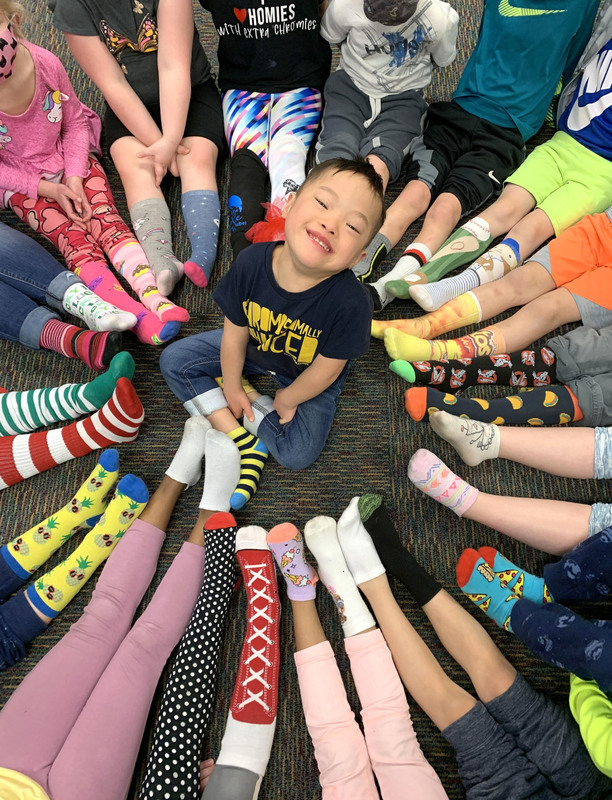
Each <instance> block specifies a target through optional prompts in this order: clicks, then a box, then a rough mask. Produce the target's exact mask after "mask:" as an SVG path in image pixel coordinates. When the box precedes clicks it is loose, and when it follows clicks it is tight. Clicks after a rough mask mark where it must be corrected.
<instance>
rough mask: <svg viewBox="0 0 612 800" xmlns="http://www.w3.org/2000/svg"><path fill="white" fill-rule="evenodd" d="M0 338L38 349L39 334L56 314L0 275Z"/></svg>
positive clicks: (56, 317)
mask: <svg viewBox="0 0 612 800" xmlns="http://www.w3.org/2000/svg"><path fill="white" fill-rule="evenodd" d="M0 305H1V306H2V309H3V313H2V314H1V315H0V339H7V340H8V341H9V342H20V343H21V344H22V345H24V346H25V347H30V348H31V349H33V350H39V349H40V334H41V331H42V329H43V327H44V325H45V323H47V322H48V321H49V320H50V319H58V315H57V314H56V313H55V312H54V311H51V309H49V308H45V306H37V305H36V303H35V302H34V301H33V300H31V299H30V298H29V297H28V296H27V295H25V294H23V293H22V292H20V291H19V290H18V289H14V288H13V287H12V286H8V285H7V284H6V283H4V279H3V278H1V277H0Z"/></svg>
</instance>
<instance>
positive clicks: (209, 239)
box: [181, 189, 221, 286]
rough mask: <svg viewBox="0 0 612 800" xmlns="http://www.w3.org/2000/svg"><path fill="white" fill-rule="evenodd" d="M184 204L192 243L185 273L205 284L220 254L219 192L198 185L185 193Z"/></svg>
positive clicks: (196, 281)
mask: <svg viewBox="0 0 612 800" xmlns="http://www.w3.org/2000/svg"><path fill="white" fill-rule="evenodd" d="M181 205H182V209H183V217H184V219H185V225H186V227H187V233H188V235H189V241H190V243H191V256H190V257H189V260H188V261H187V262H186V263H185V274H186V275H187V277H188V278H190V279H191V280H192V281H193V282H194V283H196V284H197V285H198V286H206V284H207V283H208V279H209V278H210V273H211V272H212V268H213V265H214V263H215V258H216V257H217V239H218V238H219V219H220V217H221V206H220V205H219V195H218V194H217V192H213V191H212V190H210V189H196V190H194V191H192V192H185V193H184V194H183V196H182V198H181ZM198 272H200V274H199V275H198Z"/></svg>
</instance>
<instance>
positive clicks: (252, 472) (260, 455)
mask: <svg viewBox="0 0 612 800" xmlns="http://www.w3.org/2000/svg"><path fill="white" fill-rule="evenodd" d="M228 436H229V437H230V439H232V440H233V442H234V444H235V445H236V447H237V448H238V450H239V451H240V480H239V481H238V485H237V486H236V488H235V490H234V494H233V495H232V499H231V501H230V507H231V508H232V509H233V510H234V511H238V510H240V509H241V508H242V507H243V506H245V505H246V504H247V503H248V502H249V500H250V499H251V498H252V497H253V495H254V494H255V492H256V491H257V486H258V484H259V479H260V478H261V473H262V471H263V468H264V465H265V463H266V461H267V458H268V448H267V447H266V446H265V444H264V443H263V442H262V441H261V439H258V438H257V437H256V436H253V434H252V433H249V432H248V431H247V430H245V429H244V428H242V427H240V428H236V430H234V431H231V432H230V433H229V434H228Z"/></svg>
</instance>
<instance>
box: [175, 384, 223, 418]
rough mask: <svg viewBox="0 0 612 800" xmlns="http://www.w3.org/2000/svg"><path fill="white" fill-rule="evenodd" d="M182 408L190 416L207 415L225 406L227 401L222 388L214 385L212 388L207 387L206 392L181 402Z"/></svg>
mask: <svg viewBox="0 0 612 800" xmlns="http://www.w3.org/2000/svg"><path fill="white" fill-rule="evenodd" d="M183 408H184V409H185V411H186V412H187V413H188V414H189V416H191V417H197V416H204V417H207V416H208V415H209V414H212V413H213V412H215V411H220V410H221V409H222V408H227V401H226V399H225V395H224V394H223V390H222V389H220V388H219V387H218V386H216V387H215V388H214V389H209V390H208V391H207V392H202V394H199V395H198V396H197V397H193V398H192V399H191V400H187V401H186V402H185V403H183Z"/></svg>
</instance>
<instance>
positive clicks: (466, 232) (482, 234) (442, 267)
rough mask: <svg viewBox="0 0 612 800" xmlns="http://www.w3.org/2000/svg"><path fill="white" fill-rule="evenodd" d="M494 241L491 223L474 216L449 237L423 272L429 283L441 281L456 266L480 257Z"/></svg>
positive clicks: (424, 267)
mask: <svg viewBox="0 0 612 800" xmlns="http://www.w3.org/2000/svg"><path fill="white" fill-rule="evenodd" d="M492 241H493V237H492V236H491V231H490V229H489V224H488V223H487V222H486V221H485V220H484V219H482V217H474V219H471V220H469V222H466V223H465V225H462V226H461V227H460V228H458V229H457V230H456V231H455V232H454V233H453V234H451V235H450V236H449V237H448V239H447V240H446V241H445V242H444V244H443V245H442V247H441V248H440V249H439V250H438V251H437V252H436V253H434V255H433V257H432V258H431V260H430V261H428V262H427V263H426V264H425V265H424V266H423V267H422V269H421V272H423V273H424V274H425V275H426V276H427V280H428V282H429V283H433V282H434V281H439V280H440V278H442V277H444V275H446V274H447V273H448V272H450V271H451V270H453V269H455V267H461V266H463V264H469V263H471V262H472V261H474V260H475V259H476V258H478V256H479V255H480V254H481V253H484V251H485V250H486V249H487V247H488V246H489V244H490V243H491V242H492Z"/></svg>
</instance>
